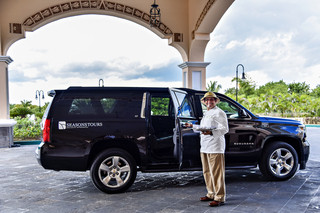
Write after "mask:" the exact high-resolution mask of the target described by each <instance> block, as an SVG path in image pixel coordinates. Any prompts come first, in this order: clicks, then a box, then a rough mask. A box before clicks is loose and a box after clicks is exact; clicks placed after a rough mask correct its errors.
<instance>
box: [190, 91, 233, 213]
mask: <svg viewBox="0 0 320 213" xmlns="http://www.w3.org/2000/svg"><path fill="white" fill-rule="evenodd" d="M201 101H202V102H203V103H204V104H205V105H206V107H207V112H205V113H204V115H203V118H202V120H201V122H200V128H208V129H212V130H208V131H207V130H205V131H202V132H201V135H200V137H201V140H200V143H201V149H200V155H201V162H202V169H203V176H204V180H205V183H206V188H207V195H206V196H204V197H201V198H200V200H201V201H211V202H210V203H209V206H212V207H216V206H221V205H223V204H224V202H225V199H226V188H225V160H224V152H225V138H224V135H225V134H226V133H227V132H228V131H229V128H228V120H227V116H226V113H225V112H224V111H222V110H221V109H220V108H219V107H217V106H216V105H217V104H218V103H219V102H220V99H219V98H218V97H217V96H216V94H214V93H213V92H207V93H206V94H205V95H204V97H203V98H202V99H201ZM192 126H193V125H192V124H187V127H192Z"/></svg>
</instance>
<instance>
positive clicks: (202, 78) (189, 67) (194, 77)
mask: <svg viewBox="0 0 320 213" xmlns="http://www.w3.org/2000/svg"><path fill="white" fill-rule="evenodd" d="M209 64H210V63H208V62H184V63H183V64H180V65H179V67H180V68H181V69H182V83H183V87H186V88H190V89H196V90H206V67H207V66H208V65H209Z"/></svg>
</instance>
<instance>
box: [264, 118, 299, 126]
mask: <svg viewBox="0 0 320 213" xmlns="http://www.w3.org/2000/svg"><path fill="white" fill-rule="evenodd" d="M258 120H259V121H261V122H266V123H282V124H288V125H289V124H290V125H301V124H302V123H301V121H298V120H293V119H287V118H274V117H258Z"/></svg>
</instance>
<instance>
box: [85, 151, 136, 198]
mask: <svg viewBox="0 0 320 213" xmlns="http://www.w3.org/2000/svg"><path fill="white" fill-rule="evenodd" d="M90 176H91V180H92V182H93V184H94V185H95V186H96V187H97V188H98V189H99V190H101V191H102V192H105V193H109V194H112V193H120V192H124V191H125V190H127V189H128V188H129V187H130V186H131V185H132V184H133V182H134V181H135V179H136V176H137V165H136V162H135V160H134V159H133V157H132V156H131V155H130V154H129V153H128V152H126V151H125V150H122V149H108V150H105V151H103V152H102V153H100V154H99V155H98V156H97V158H96V159H95V160H94V162H93V164H92V166H91V169H90Z"/></svg>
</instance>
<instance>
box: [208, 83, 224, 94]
mask: <svg viewBox="0 0 320 213" xmlns="http://www.w3.org/2000/svg"><path fill="white" fill-rule="evenodd" d="M221 88H222V86H221V85H220V84H218V82H217V81H213V82H212V81H210V82H209V83H208V84H207V88H206V89H207V91H211V92H219V90H220V89H221Z"/></svg>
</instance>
